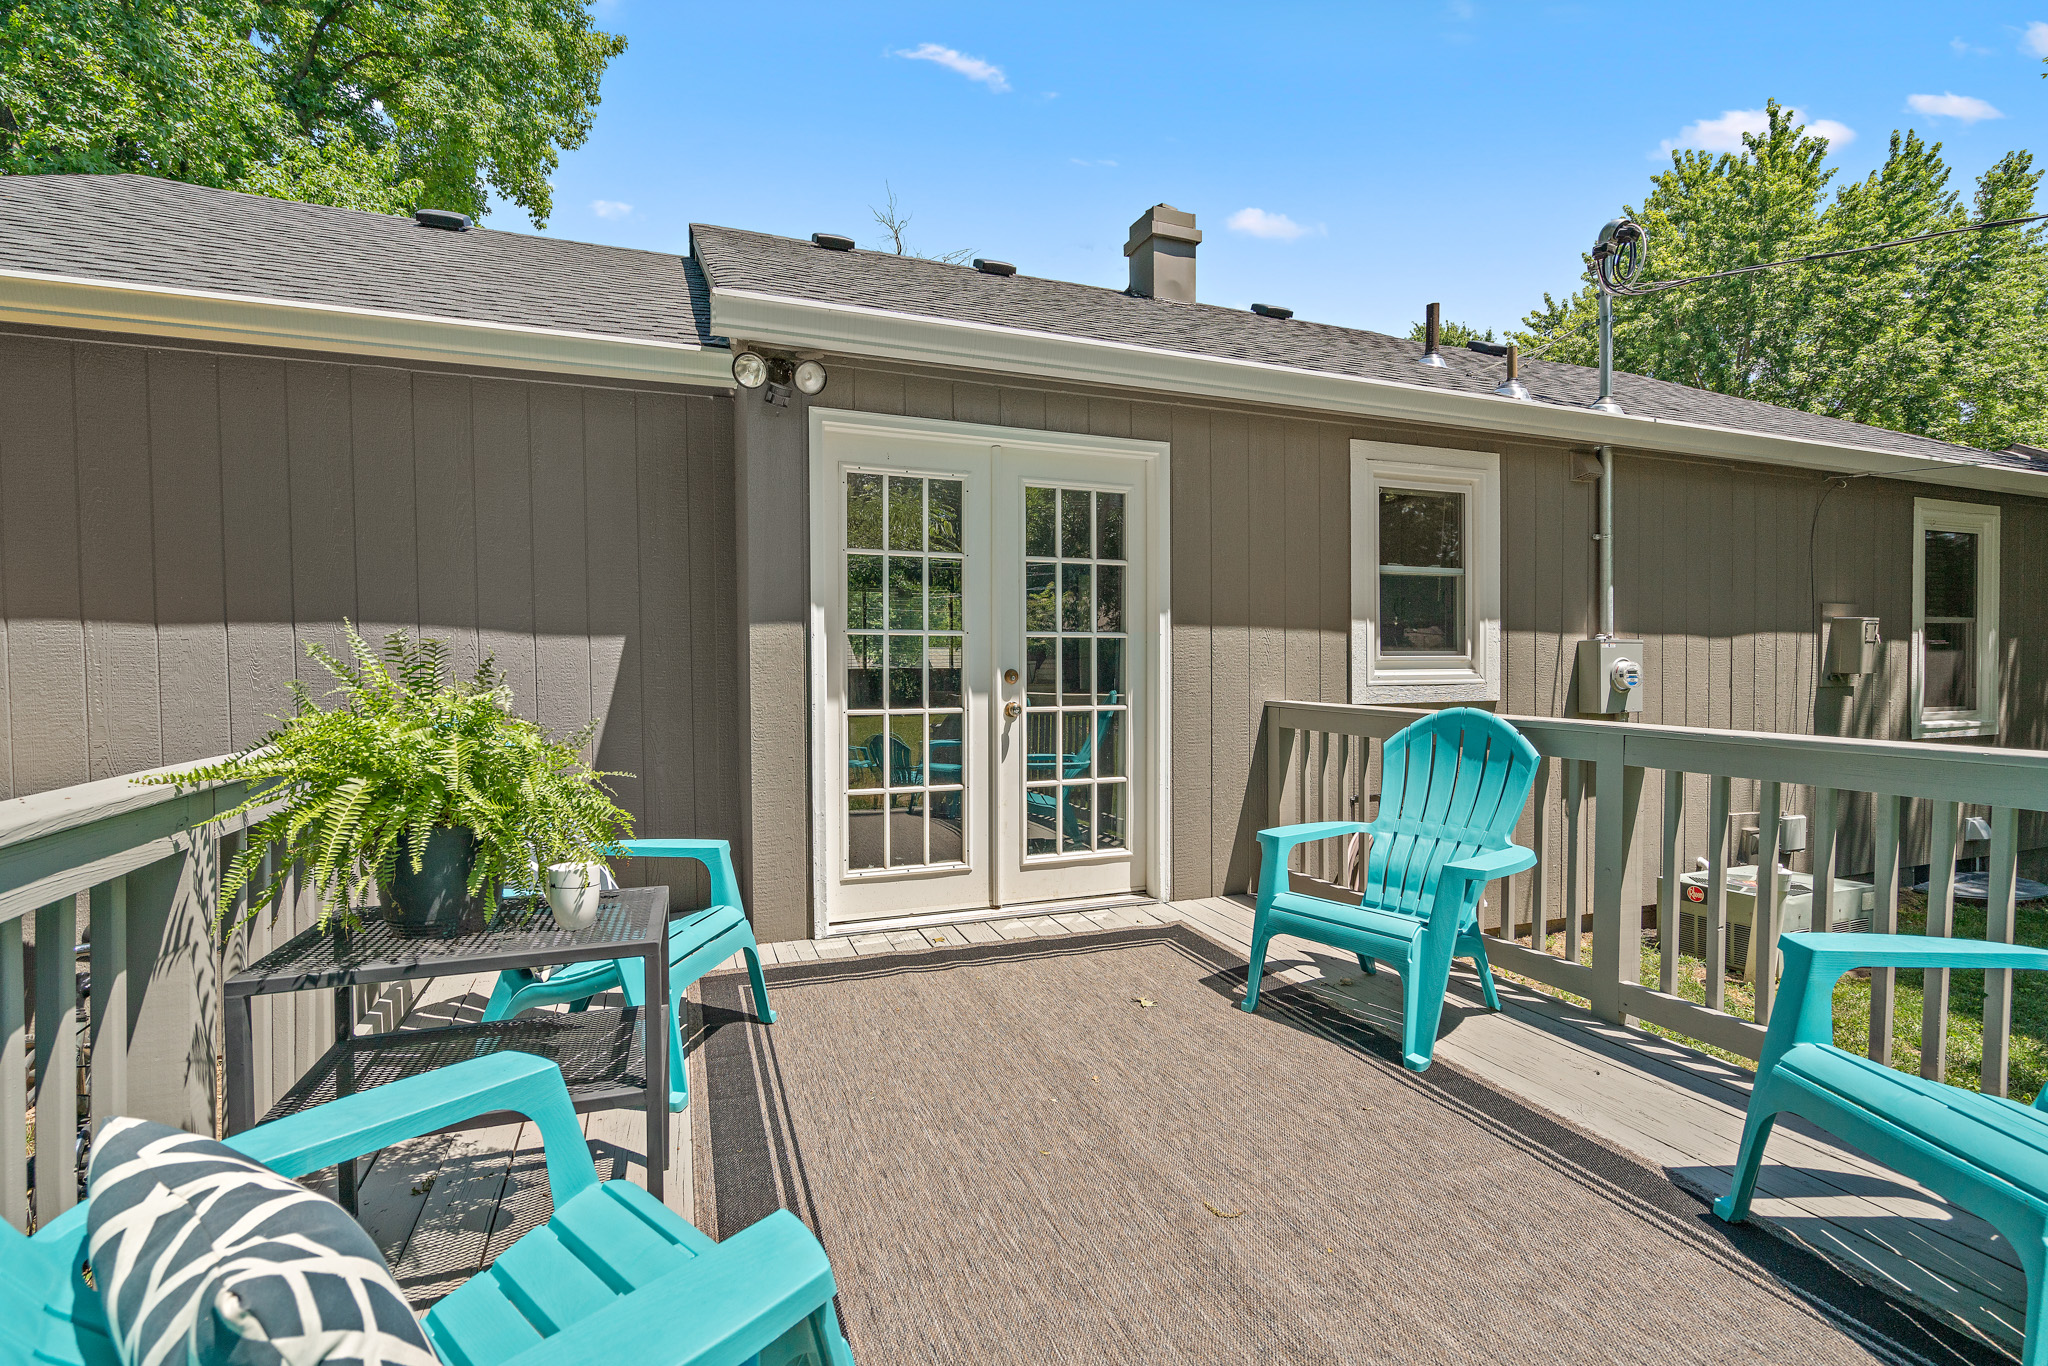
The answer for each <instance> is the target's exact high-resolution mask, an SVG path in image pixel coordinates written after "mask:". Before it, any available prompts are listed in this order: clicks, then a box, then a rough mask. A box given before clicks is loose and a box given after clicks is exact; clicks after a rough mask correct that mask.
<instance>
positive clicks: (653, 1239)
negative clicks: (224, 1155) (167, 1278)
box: [0, 1053, 853, 1366]
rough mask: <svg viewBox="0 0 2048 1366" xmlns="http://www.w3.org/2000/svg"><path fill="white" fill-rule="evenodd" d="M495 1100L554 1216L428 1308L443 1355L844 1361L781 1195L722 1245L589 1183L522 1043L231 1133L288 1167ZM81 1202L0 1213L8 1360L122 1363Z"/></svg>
mask: <svg viewBox="0 0 2048 1366" xmlns="http://www.w3.org/2000/svg"><path fill="white" fill-rule="evenodd" d="M503 1110H510V1111H514V1112H516V1113H518V1114H522V1115H525V1116H526V1117H527V1118H528V1119H530V1120H532V1121H533V1122H534V1125H535V1126H536V1127H537V1128H538V1130H539V1132H540V1136H541V1141H542V1144H543V1146H544V1150H545V1151H544V1155H545V1157H546V1161H547V1173H548V1191H549V1195H550V1196H551V1198H552V1199H553V1201H554V1214H553V1216H552V1217H550V1218H549V1219H548V1221H547V1223H545V1224H543V1225H541V1226H540V1227H539V1228H536V1229H534V1230H533V1231H531V1232H530V1233H528V1234H526V1235H525V1236H524V1237H522V1238H521V1239H519V1241H518V1242H516V1243H514V1244H513V1245H512V1246H511V1247H509V1248H507V1249H506V1250H505V1251H504V1252H503V1253H502V1254H501V1255H500V1256H499V1257H498V1259H497V1260H496V1261H495V1262H493V1263H492V1264H491V1265H490V1266H489V1267H487V1268H486V1269H484V1270H482V1271H480V1272H478V1273H477V1274H476V1275H474V1276H472V1277H471V1278H470V1279H469V1280H468V1281H467V1282H465V1283H464V1284H463V1285H462V1286H461V1288H459V1289H457V1290H456V1291H454V1292H453V1293H452V1294H450V1295H449V1296H448V1297H447V1298H445V1299H443V1300H442V1301H441V1302H440V1303H439V1304H437V1305H435V1306H434V1307H433V1308H432V1309H431V1310H429V1311H428V1312H427V1315H426V1317H425V1318H424V1319H423V1320H422V1322H423V1324H424V1326H425V1328H426V1331H427V1337H428V1340H429V1341H431V1342H432V1343H433V1344H434V1349H435V1351H436V1352H437V1353H438V1354H439V1355H440V1358H441V1360H442V1361H443V1362H444V1363H446V1364H447V1366H502V1364H503V1363H510V1362H517V1363H518V1366H556V1364H557V1363H559V1364H560V1366H582V1364H583V1363H587V1362H604V1363H607V1366H740V1364H741V1363H754V1364H755V1366H853V1355H852V1353H851V1352H850V1351H849V1350H848V1349H847V1346H846V1339H845V1338H844V1337H843V1336H842V1335H841V1333H840V1329H839V1319H838V1316H837V1314H836V1313H835V1312H834V1311H833V1308H832V1298H833V1296H834V1294H836V1293H837V1287H836V1286H835V1285H834V1283H833V1279H832V1267H831V1264H830V1263H829V1262H828V1261H827V1260H826V1257H825V1249H824V1248H823V1247H822V1246H820V1245H819V1243H818V1240H817V1238H815V1237H814V1236H812V1234H811V1232H810V1230H809V1229H807V1228H805V1227H804V1226H803V1222H802V1221H801V1220H799V1219H798V1218H797V1217H796V1216H795V1215H793V1214H791V1213H790V1212H789V1211H787V1210H778V1211H777V1212H776V1213H774V1214H771V1215H769V1216H768V1217H767V1218H765V1219H762V1220H761V1221H760V1222H758V1223H756V1224H753V1225H751V1226H749V1227H747V1228H745V1229H743V1230H741V1231H740V1232H738V1233H736V1234H734V1235H733V1236H732V1237H730V1238H728V1239H726V1240H725V1241H724V1242H722V1243H715V1242H713V1241H712V1240H711V1239H709V1238H707V1237H706V1236H704V1234H703V1233H702V1232H700V1231H699V1230H698V1229H697V1228H696V1227H695V1226H694V1225H692V1224H690V1223H689V1222H688V1221H687V1220H685V1219H683V1218H682V1216H680V1215H678V1214H676V1213H675V1212H674V1211H673V1210H670V1209H669V1208H668V1207H667V1206H665V1205H663V1204H662V1203H661V1202H660V1201H658V1200H655V1199H654V1198H653V1197H651V1196H649V1195H648V1194H647V1192H646V1191H644V1190H642V1189H640V1188H639V1187H638V1186H635V1185H632V1184H631V1183H629V1182H625V1181H599V1180H598V1179H597V1168H596V1166H595V1165H594V1164H593V1163H592V1162H591V1160H590V1149H589V1148H588V1147H587V1146H585V1144H584V1140H583V1131H582V1128H581V1126H580V1125H579V1124H578V1123H577V1119H576V1112H575V1110H574V1108H573V1107H572V1106H571V1105H570V1102H569V1091H568V1088H567V1087H566V1086H564V1085H563V1083H562V1073H561V1070H560V1069H559V1068H557V1067H556V1066H555V1065H554V1064H553V1063H551V1062H548V1061H547V1060H546V1059H543V1058H536V1057H534V1056H533V1055H532V1054H530V1053H494V1054H491V1055H490V1056H488V1057H482V1058H473V1059H471V1060H469V1061H467V1062H459V1063H455V1064H452V1065H450V1066H448V1067H444V1068H440V1069H439V1070H437V1071H433V1072H428V1073H424V1074H422V1075H420V1076H416V1077H408V1078H406V1079H405V1080H403V1081H396V1082H393V1083H391V1084H390V1085H388V1086H380V1087H377V1088H376V1089H374V1090H370V1091H360V1092H357V1093H356V1094H354V1095H350V1096H343V1097H342V1098H341V1099H339V1100H334V1101H329V1102H328V1103H327V1104H325V1105H321V1106H318V1107H316V1108H314V1109H311V1110H306V1111H303V1112H301V1113H299V1114H296V1115H292V1116H290V1117H289V1118H286V1119H281V1120H278V1121H276V1122H274V1123H271V1124H263V1125H258V1126H257V1127H256V1128H253V1129H250V1130H248V1131H246V1132H244V1133H240V1134H237V1135H235V1136H234V1137H233V1138H230V1139H228V1140H226V1141H227V1144H228V1146H229V1147H231V1148H234V1149H236V1150H238V1151H240V1152H242V1153H244V1154H246V1155H248V1156H250V1157H253V1158H255V1159H256V1160H257V1161H259V1162H261V1163H263V1164H264V1165H265V1166H267V1167H270V1168H271V1169H272V1170H274V1171H277V1172H280V1173H282V1174H283V1175H285V1176H289V1177H294V1178H296V1177H300V1176H304V1175H305V1174H306V1173H308V1172H315V1171H319V1170H321V1169H322V1168H324V1167H331V1166H334V1165H335V1164H336V1163H340V1162H346V1161H348V1160H350V1159H351V1158H356V1157H360V1156H362V1155H363V1154H365V1153H370V1152H375V1151H376V1150H377V1149H379V1148H383V1147H387V1146H389V1145H390V1144H393V1143H397V1142H401V1141H403V1140H405V1139H408V1138H417V1137H419V1136H420V1135H422V1134H430V1133H434V1132H436V1131H438V1130H440V1129H444V1128H447V1127H448V1126H450V1125H454V1124H460V1123H462V1122H464V1121H466V1120H471V1119H475V1118H477V1117H478V1116H481V1115H487V1114H492V1113H494V1112H497V1111H503ZM89 1209H90V1203H89V1202H88V1203H87V1204H82V1205H78V1206H76V1207H74V1208H72V1209H70V1210H67V1211H65V1213H63V1214H62V1215H59V1216H58V1217H57V1218H55V1219H53V1220H51V1221H50V1223H49V1224H48V1226H46V1227H44V1228H42V1229H39V1230H38V1231H37V1232H36V1234H35V1236H34V1237H33V1238H25V1237H23V1236H22V1235H21V1234H20V1233H19V1232H17V1231H16V1230H15V1229H13V1228H12V1227H10V1226H8V1225H6V1224H0V1361H6V1362H29V1361H35V1362H47V1363H51V1366H117V1363H118V1362H119V1357H118V1356H117V1355H116V1353H115V1350H114V1344H113V1342H112V1341H111V1340H110V1339H109V1338H108V1336H107V1319H106V1312H105V1310H104V1308H103V1307H102V1305H101V1303H100V1296H99V1292H98V1291H97V1290H96V1289H95V1288H94V1287H93V1286H92V1285H90V1284H89V1283H88V1282H87V1280H86V1278H85V1277H84V1276H83V1275H82V1274H81V1268H82V1267H83V1266H84V1265H85V1262H86V1249H85V1240H86V1218H87V1211H88V1210H89ZM203 1366H213V1363H204V1364H203Z"/></svg>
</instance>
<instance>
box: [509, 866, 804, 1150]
mask: <svg viewBox="0 0 2048 1366" xmlns="http://www.w3.org/2000/svg"><path fill="white" fill-rule="evenodd" d="M616 852H617V853H618V854H619V856H621V857H631V858H686V859H695V860H696V861H697V862H699V863H701V864H703V865H704V868H705V870H706V871H707V872H709V873H710V874H711V905H710V906H709V907H707V908H706V909H704V910H701V911H693V912H691V913H690V914H688V915H682V916H677V917H676V918H675V919H674V920H671V921H670V922H669V927H668V994H669V1001H670V1006H671V1008H670V1010H669V1012H668V1029H669V1038H668V1062H669V1069H668V1079H669V1103H668V1108H669V1109H671V1110H680V1109H682V1108H683V1107H684V1106H685V1105H687V1104H689V1100H690V1083H689V1068H688V1066H687V1064H686V1063H685V1060H684V1058H683V1039H682V1027H681V1024H680V1023H679V1020H678V1016H679V1015H680V1012H681V1004H682V1000H683V993H684V992H685V991H687V990H689V987H690V983H692V982H694V981H696V980H697V979H698V978H699V977H702V976H703V975H704V974H705V973H707V972H709V971H711V969H713V968H715V967H717V966H718V965H719V964H720V963H723V962H724V961H725V960H726V959H728V958H730V957H732V956H733V955H734V954H735V953H744V954H745V955H746V956H747V971H748V972H749V973H750V974H751V975H752V976H753V979H754V1013H755V1014H756V1015H757V1016H759V1017H760V1019H761V1022H762V1023H763V1024H774V1023H775V1012H774V1011H773V1010H771V1009H769V1007H768V982H767V980H766V979H765V978H764V977H763V976H762V975H761V949H760V946H759V945H758V944H756V943H755V942H754V928H753V926H752V925H749V924H748V923H747V913H746V910H745V908H744V907H742V906H741V904H740V884H739V879H738V878H737V877H735V876H734V875H733V869H732V847H731V846H730V845H728V844H727V843H726V842H725V841H724V840H695V839H672V840H620V841H619V843H618V847H617V851H616ZM607 991H616V992H619V993H621V994H622V995H623V996H624V997H625V998H626V1004H627V1005H630V1006H636V1007H637V1006H644V1005H646V1004H647V979H646V975H645V973H644V971H643V970H642V966H641V960H640V959H638V958H613V959H606V960H604V961H602V962H591V963H573V964H571V965H570V966H568V967H565V968H560V969H558V970H556V971H555V972H553V973H551V974H550V975H549V976H547V977H546V978H542V977H540V976H538V975H537V974H535V973H533V972H531V971H529V970H527V969H526V968H512V969H508V970H507V971H505V972H501V973H499V974H498V982H497V985H496V986H494V987H493V988H492V989H491V999H490V1001H489V1003H488V1004H486V1005H485V1006H484V1019H486V1020H509V1019H511V1018H512V1017H513V1016H514V1015H517V1014H518V1013H519V1012H520V1011H522V1010H527V1009H530V1008H532V1007H534V1006H552V1005H567V1006H568V1007H569V1009H571V1010H582V1009H584V1008H585V1007H587V1006H588V1005H589V1004H590V998H591V997H593V996H597V995H600V994H602V993H604V992H607Z"/></svg>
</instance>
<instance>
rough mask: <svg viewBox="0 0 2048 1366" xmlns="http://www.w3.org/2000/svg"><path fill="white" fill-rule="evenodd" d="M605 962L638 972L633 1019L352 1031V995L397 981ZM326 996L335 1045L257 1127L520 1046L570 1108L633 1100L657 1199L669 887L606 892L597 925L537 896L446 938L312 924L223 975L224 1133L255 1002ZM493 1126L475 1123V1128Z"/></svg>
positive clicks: (251, 1098)
mask: <svg viewBox="0 0 2048 1366" xmlns="http://www.w3.org/2000/svg"><path fill="white" fill-rule="evenodd" d="M607 958H639V959H642V960H644V962H645V963H646V972H647V1000H648V1001H649V1002H650V1003H651V1004H653V1005H654V1006H655V1008H653V1009H650V1010H647V1011H644V1012H643V1011H641V1010H638V1009H634V1008H632V1007H627V1008H624V1009H619V1010H598V1009H591V1010H583V1011H578V1012H574V1013H559V1014H558V1013H553V1012H544V1013H540V1014H534V1015H527V1016H524V1017H522V1018H520V1019H514V1020H496V1021H493V1022H491V1023H488V1024H474V1025H450V1026H445V1027H441V1028H435V1029H409V1030H399V1031H393V1032H391V1033H385V1034H366V1035H362V1036H358V1035H356V1033H355V1030H354V1010H353V1006H352V994H351V992H350V988H351V987H357V986H365V985H370V984H374V983H379V982H397V981H403V980H406V979H408V978H420V977H443V976H449V975H453V974H458V973H459V974H469V973H481V972H501V971H503V970H505V969H507V968H533V967H543V966H547V965H550V964H563V963H585V962H592V961H596V960H602V959H607ZM322 988H332V989H333V990H334V993H335V1010H334V1019H335V1034H336V1038H335V1042H334V1046H333V1047H332V1048H330V1049H328V1050H327V1051H326V1052H325V1053H323V1054H322V1055H321V1056H320V1059H319V1061H317V1062H315V1063H314V1064H313V1066H312V1068H311V1070H309V1071H308V1072H307V1073H306V1075H305V1076H303V1077H301V1078H300V1079H299V1080H298V1081H297V1083H295V1084H294V1085H293V1086H292V1087H291V1089H290V1090H288V1091H286V1092H285V1094H284V1096H283V1097H282V1098H281V1099H280V1100H279V1101H278V1102H277V1104H276V1105H274V1106H272V1107H271V1109H270V1111H269V1113H268V1114H265V1115H264V1116H263V1117H262V1118H263V1119H264V1120H265V1121H269V1120H273V1119H280V1118H282V1117H283V1116H285V1115H288V1114H296V1113H297V1112H298V1111H300V1110H305V1109H310V1108H312V1107H313V1106H315V1105H318V1104H320V1103H322V1102H323V1101H327V1100H332V1099H334V1098H335V1097H336V1096H338V1095H345V1094H348V1093H349V1092H352V1091H362V1090H367V1089H369V1088H370V1087H373V1086H381V1085H383V1084H384V1083H386V1082H392V1081H397V1080H398V1079H399V1078H401V1077H409V1076H415V1075H417V1074H419V1073H421V1072H428V1071H432V1070H433V1069H435V1068H437V1067H444V1066H446V1065H447V1064H449V1063H451V1062H455V1061H458V1060H460V1059H462V1058H470V1057H477V1056H479V1055H481V1054H485V1053H495V1052H501V1051H506V1050H514V1049H516V1050H518V1051H521V1052H526V1053H534V1054H537V1055H539V1056H541V1057H544V1058H548V1059H551V1060H553V1061H554V1062H555V1063H557V1064H558V1065H559V1066H560V1067H561V1069H562V1075H563V1077H564V1079H565V1080H566V1081H567V1082H568V1084H569V1095H570V1098H571V1099H572V1100H573V1101H574V1102H575V1104H576V1108H577V1109H578V1110H597V1109H605V1108H609V1107H612V1106H630V1105H636V1104H637V1105H639V1106H641V1107H642V1108H643V1109H644V1110H645V1111H646V1113H647V1159H648V1160H647V1193H648V1194H649V1195H652V1196H653V1197H654V1198H655V1199H657V1200H659V1199H661V1198H662V1187H663V1184H664V1180H663V1176H664V1170H665V1168H666V1167H667V1165H668V1163H667V1153H668V1075H669V1060H668V1046H669V1031H668V1029H667V1027H666V1026H667V1019H666V1015H665V1011H664V1009H663V1008H662V1007H663V1006H664V1005H665V1003H666V1002H667V1001H668V889H667V888H666V887H631V888H625V889H622V890H620V891H616V892H607V893H605V895H604V898H603V900H602V901H601V902H600V903H599V908H598V914H597V919H596V920H595V921H593V922H592V923H591V924H590V925H589V926H588V927H587V928H585V929H581V930H565V929H563V928H562V927H561V926H560V925H558V924H556V923H555V919H554V916H553V914H552V913H551V912H550V911H549V910H548V906H547V903H546V901H544V900H533V901H522V902H510V901H508V902H507V903H505V905H504V907H503V909H501V910H500V911H499V912H498V915H497V918H496V919H495V920H494V921H493V922H492V923H491V925H490V926H489V927H488V928H483V929H477V930H474V931H465V932H464V933H461V934H458V935H454V936H452V937H447V938H429V937H425V936H418V935H407V934H401V933H399V932H398V930H397V929H396V928H394V927H393V926H392V925H390V924H388V923H386V922H385V921H383V920H380V919H366V920H365V921H364V923H363V924H362V925H361V926H360V927H358V928H356V929H354V930H348V931H341V930H338V929H329V930H325V931H322V930H320V929H317V928H315V929H310V930H306V931H304V932H303V933H300V934H298V935H295V936H293V938H292V939H290V940H289V941H287V942H286V943H285V944H283V945H282V946H280V947H278V948H276V949H273V950H272V951H271V952H270V953H267V954H265V955H264V956H263V957H262V958H260V959H258V960H257V961H256V962H254V963H252V964H250V965H249V966H248V967H247V968H245V969H243V970H242V971H241V972H238V973H236V974H235V975H234V976H233V977H230V978H229V979H228V981H227V985H226V987H225V995H226V997H227V1068H226V1071H227V1078H226V1080H227V1131H228V1132H229V1133H231V1134H232V1133H240V1132H241V1131H242V1130H244V1129H248V1128H251V1127H253V1126H254V1125H255V1124H256V1123H257V1116H256V1113H255V1109H256V1073H255V1049H254V1023H255V1003H256V998H257V997H258V996H267V995H272V994H275V993H279V992H291V991H317V990H320V989H322ZM501 1119H502V1117H495V1116H485V1117H483V1118H481V1119H480V1120H477V1121H472V1123H473V1124H474V1123H489V1122H496V1121H499V1120H501ZM340 1175H341V1195H342V1202H343V1203H344V1204H346V1205H350V1206H351V1207H352V1206H353V1204H354V1195H355V1190H354V1187H355V1171H354V1164H353V1163H344V1164H343V1165H342V1169H341V1173H340Z"/></svg>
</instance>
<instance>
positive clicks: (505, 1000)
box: [484, 968, 533, 1023]
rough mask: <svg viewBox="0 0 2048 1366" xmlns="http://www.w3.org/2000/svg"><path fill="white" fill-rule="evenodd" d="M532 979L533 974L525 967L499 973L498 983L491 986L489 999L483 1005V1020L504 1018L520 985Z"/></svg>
mask: <svg viewBox="0 0 2048 1366" xmlns="http://www.w3.org/2000/svg"><path fill="white" fill-rule="evenodd" d="M532 981H533V974H532V973H530V972H528V971H527V970H526V969H525V968H511V969H508V970H507V971H504V972H501V973H499V974H498V984H497V985H496V986H494V987H492V988H491V999H490V1001H489V1002H488V1003H487V1004H486V1005H485V1006H484V1020H485V1021H486V1022H487V1023H488V1022H489V1021H492V1020H502V1019H505V1018H506V1012H507V1010H509V1009H510V1007H511V1005H512V998H513V996H515V995H517V994H518V992H519V989H520V988H521V987H523V986H526V985H527V984H529V983H530V982H532Z"/></svg>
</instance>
